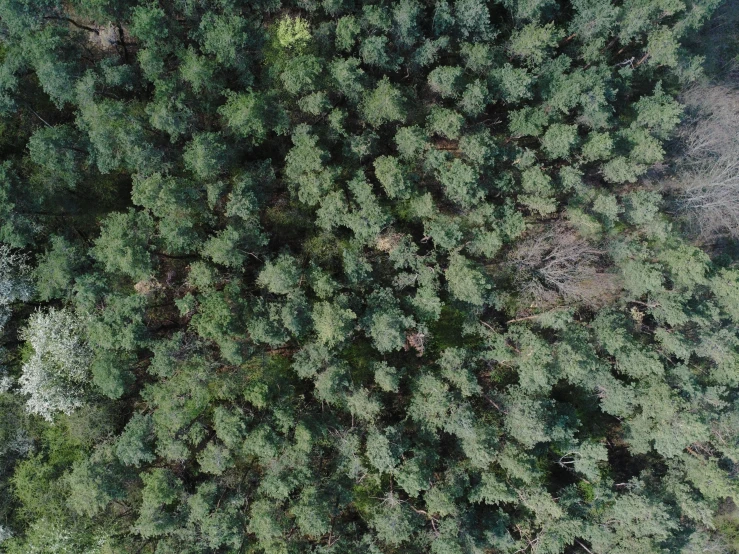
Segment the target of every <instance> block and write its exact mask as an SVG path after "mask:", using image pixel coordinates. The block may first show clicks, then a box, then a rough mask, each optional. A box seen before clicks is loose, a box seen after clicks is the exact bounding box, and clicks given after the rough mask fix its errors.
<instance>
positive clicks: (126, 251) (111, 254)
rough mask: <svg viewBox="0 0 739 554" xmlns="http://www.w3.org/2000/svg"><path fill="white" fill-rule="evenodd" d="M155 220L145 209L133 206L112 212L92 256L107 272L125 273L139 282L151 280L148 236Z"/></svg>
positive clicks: (151, 231)
mask: <svg viewBox="0 0 739 554" xmlns="http://www.w3.org/2000/svg"><path fill="white" fill-rule="evenodd" d="M153 234H154V220H153V219H152V218H151V216H150V215H149V214H148V213H146V212H140V211H135V210H133V209H130V210H129V211H127V212H124V213H113V214H110V215H109V216H108V217H107V218H106V219H105V221H104V222H103V226H102V229H101V231H100V236H99V237H98V238H97V240H96V241H95V247H94V248H93V249H92V255H93V256H94V257H95V258H96V259H97V260H98V261H99V262H101V263H102V264H103V265H104V267H105V268H106V270H107V271H111V272H117V273H123V274H124V275H127V276H129V277H131V278H132V279H134V280H136V281H140V280H142V279H148V278H149V277H150V276H151V274H152V271H153V264H152V261H151V254H150V253H149V250H148V244H147V243H148V237H150V236H152V235H153Z"/></svg>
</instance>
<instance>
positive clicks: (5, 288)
mask: <svg viewBox="0 0 739 554" xmlns="http://www.w3.org/2000/svg"><path fill="white" fill-rule="evenodd" d="M28 271H29V266H28V263H27V258H26V256H24V255H23V254H22V253H20V252H14V251H13V250H12V249H11V248H10V247H9V246H7V245H5V244H0V332H2V330H3V328H4V327H5V324H6V323H7V322H8V320H9V319H10V316H11V306H12V304H13V303H14V302H18V301H21V302H25V301H28V300H30V299H31V295H32V293H33V287H32V286H31V281H30V280H29V279H28Z"/></svg>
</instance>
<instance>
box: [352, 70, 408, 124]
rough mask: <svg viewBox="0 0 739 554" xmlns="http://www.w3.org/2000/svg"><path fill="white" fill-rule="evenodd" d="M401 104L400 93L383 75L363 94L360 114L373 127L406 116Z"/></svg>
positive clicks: (402, 118) (399, 119)
mask: <svg viewBox="0 0 739 554" xmlns="http://www.w3.org/2000/svg"><path fill="white" fill-rule="evenodd" d="M403 104H404V99H403V95H402V93H401V92H400V90H398V88H396V87H394V86H393V85H392V84H391V83H390V80H389V79H388V78H387V77H385V78H383V79H382V80H381V81H380V82H379V83H377V86H376V87H375V88H374V90H372V91H371V92H367V93H365V94H364V98H363V100H362V106H361V109H362V116H363V118H364V120H365V121H367V122H368V123H369V124H370V125H372V126H373V127H380V126H381V125H383V124H384V123H390V122H394V121H401V122H402V121H403V120H404V119H405V117H406V111H405V108H404V106H403Z"/></svg>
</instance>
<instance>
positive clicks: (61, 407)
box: [18, 308, 92, 421]
mask: <svg viewBox="0 0 739 554" xmlns="http://www.w3.org/2000/svg"><path fill="white" fill-rule="evenodd" d="M21 338H22V339H23V340H25V341H27V342H28V343H29V344H30V345H31V346H32V347H33V354H32V355H31V357H30V358H29V359H28V361H27V362H26V363H25V364H23V368H22V375H21V376H20V378H19V379H18V383H19V384H20V390H21V392H22V393H24V394H26V395H28V397H29V398H28V401H27V404H26V407H27V409H28V411H29V412H31V413H35V414H38V415H40V416H42V417H43V418H45V419H46V420H48V421H51V420H52V418H53V416H54V414H55V413H58V412H62V413H65V414H70V413H72V412H73V411H74V410H75V409H77V408H79V407H80V406H81V405H82V404H83V401H84V397H85V392H86V388H87V383H88V382H89V381H90V363H91V361H92V352H91V350H90V348H89V346H88V345H87V343H86V341H85V340H84V339H83V333H82V322H81V321H80V319H79V318H78V317H77V316H76V315H75V314H74V313H72V312H71V311H69V310H66V309H61V310H56V309H54V308H51V309H50V310H49V311H48V312H36V313H34V314H33V315H32V316H31V317H30V318H29V320H28V326H27V327H26V328H25V329H24V330H23V331H22V332H21Z"/></svg>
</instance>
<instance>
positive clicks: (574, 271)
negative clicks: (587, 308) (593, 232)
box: [508, 223, 613, 307]
mask: <svg viewBox="0 0 739 554" xmlns="http://www.w3.org/2000/svg"><path fill="white" fill-rule="evenodd" d="M602 254H603V252H602V251H601V250H599V249H597V248H596V247H594V246H592V245H591V244H590V243H588V242H587V241H585V240H583V239H582V238H581V237H580V236H579V235H578V234H577V232H576V231H575V230H574V229H572V228H571V227H570V226H568V225H567V224H565V223H556V224H554V225H550V226H548V227H547V228H546V229H544V230H543V231H542V232H539V233H537V234H534V235H532V236H530V237H529V238H527V239H525V240H523V241H522V242H521V243H520V244H519V245H518V246H517V247H516V249H515V250H513V251H512V252H511V253H510V254H509V257H508V259H509V261H510V262H511V263H512V265H513V267H514V268H515V270H516V275H515V277H514V279H515V281H516V282H517V284H518V287H519V290H520V291H521V294H522V296H523V297H524V298H527V299H528V300H530V301H532V302H533V303H534V304H536V305H537V306H538V307H549V306H552V305H553V304H556V303H558V302H559V301H560V300H564V301H566V302H584V303H586V304H590V305H596V304H600V303H601V301H602V300H604V299H605V298H607V297H609V296H610V294H611V292H612V291H613V282H612V281H613V280H612V278H611V277H610V276H609V275H607V274H604V273H602V272H600V271H599V269H598V266H599V264H600V260H601V256H602Z"/></svg>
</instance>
